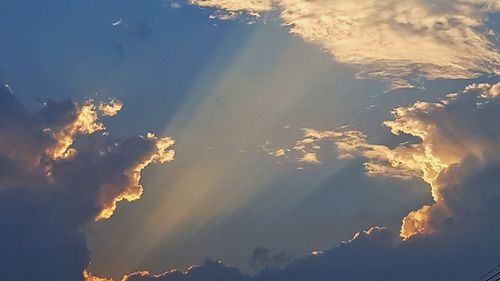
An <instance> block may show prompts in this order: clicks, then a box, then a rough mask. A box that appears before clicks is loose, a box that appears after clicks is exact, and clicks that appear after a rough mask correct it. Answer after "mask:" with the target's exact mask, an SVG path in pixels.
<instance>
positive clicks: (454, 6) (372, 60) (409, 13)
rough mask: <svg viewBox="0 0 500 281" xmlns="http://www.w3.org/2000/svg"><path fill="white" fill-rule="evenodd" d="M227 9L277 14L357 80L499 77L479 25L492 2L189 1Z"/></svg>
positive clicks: (496, 56) (498, 63) (408, 83)
mask: <svg viewBox="0 0 500 281" xmlns="http://www.w3.org/2000/svg"><path fill="white" fill-rule="evenodd" d="M192 3H193V4H197V5H200V6H204V7H214V8H217V9H221V10H226V11H230V12H237V11H246V12H249V13H254V14H255V13H262V12H265V11H270V10H272V9H278V10H279V11H280V15H281V20H282V22H283V25H285V26H287V27H288V28H289V30H290V32H291V33H293V34H296V35H298V36H300V37H302V38H303V39H305V40H306V41H309V42H313V43H316V44H318V45H319V46H321V48H322V49H324V50H325V51H328V52H330V53H331V54H332V55H333V57H334V58H335V59H336V60H338V61H339V62H342V63H348V64H353V65H356V66H359V69H360V71H361V72H360V73H359V76H360V77H365V78H378V79H382V80H387V81H389V82H390V83H391V84H392V87H394V88H398V87H412V86H414V85H415V84H416V83H419V80H420V79H421V78H426V79H441V78H445V79H458V78H472V77H477V76H479V75H481V74H500V53H499V52H498V48H497V47H496V46H494V45H493V43H492V41H494V40H491V39H492V38H491V37H492V36H494V31H493V30H491V29H488V28H487V27H486V20H487V18H488V16H487V13H497V12H498V11H499V9H500V4H499V3H500V1H498V0H475V1H474V0H452V1H443V0H434V1H430V0H383V1H380V0H307V1H306V0H275V1H270V0H267V1H266V0H261V1H252V0H247V1H245V0H243V1H239V0H238V1H232V0H193V1H192Z"/></svg>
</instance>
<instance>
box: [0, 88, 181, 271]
mask: <svg viewBox="0 0 500 281" xmlns="http://www.w3.org/2000/svg"><path fill="white" fill-rule="evenodd" d="M104 114H105V113H100V112H99V111H98V106H97V103H96V102H94V101H91V100H88V101H86V102H85V103H82V104H77V103H73V102H71V101H61V102H56V101H47V102H45V103H44V104H43V106H42V107H41V108H40V109H38V110H35V111H30V110H28V109H26V108H24V107H23V106H22V105H21V104H20V103H18V102H17V101H16V99H15V96H14V95H12V94H11V93H10V91H8V89H7V88H6V87H4V86H3V83H2V87H0V206H1V207H0V224H1V226H2V228H1V231H0V241H1V243H0V280H5V281H25V280H26V281H33V280H41V281H44V280H47V281H48V280H50V281H58V280H61V281H68V280H82V272H83V271H84V269H85V268H86V267H87V265H88V263H89V253H88V250H87V247H86V241H85V237H84V236H83V234H82V232H81V228H82V227H83V226H84V225H85V224H86V223H88V222H91V221H93V220H94V219H96V218H101V217H99V216H100V215H101V214H102V213H103V211H106V212H107V214H108V215H111V214H112V212H113V211H114V208H115V205H116V202H118V201H121V200H129V201H131V200H135V199H138V197H139V196H140V194H141V193H142V187H141V186H140V185H139V178H140V172H141V170H142V169H143V168H144V167H145V166H147V165H148V164H149V163H152V162H166V161H169V160H171V159H172V157H173V152H172V151H171V150H169V148H170V145H171V144H172V141H171V140H170V139H158V138H156V137H154V136H153V135H152V134H149V135H148V136H146V137H141V136H140V137H134V138H129V139H125V140H119V139H116V138H114V137H112V136H110V135H109V133H108V132H106V131H105V128H104V125H103V124H102V123H100V122H99V120H98V118H99V116H100V115H104ZM106 217H109V216H106ZM102 218H104V217H102Z"/></svg>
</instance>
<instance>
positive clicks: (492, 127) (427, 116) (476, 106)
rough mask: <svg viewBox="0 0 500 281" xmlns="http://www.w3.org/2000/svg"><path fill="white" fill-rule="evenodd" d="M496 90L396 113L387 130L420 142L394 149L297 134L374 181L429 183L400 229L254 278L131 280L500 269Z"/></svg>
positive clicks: (319, 277)
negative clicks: (362, 168) (360, 162)
mask: <svg viewBox="0 0 500 281" xmlns="http://www.w3.org/2000/svg"><path fill="white" fill-rule="evenodd" d="M499 90H500V83H497V84H495V85H490V84H472V85H470V86H468V87H466V89H465V90H464V91H463V92H460V93H452V94H450V95H448V96H447V97H446V98H445V99H443V100H441V101H439V102H435V103H424V102H417V103H415V104H413V105H410V106H407V107H400V108H397V109H395V110H394V111H393V116H394V119H393V120H391V121H388V122H386V123H385V125H386V126H387V127H389V128H390V129H391V131H392V132H393V133H395V134H400V133H404V134H409V135H412V136H414V137H417V138H418V139H419V140H418V141H416V142H415V143H411V144H407V143H404V144H400V145H399V146H396V147H393V148H391V147H387V146H384V145H374V144H370V143H369V142H367V140H366V136H365V135H364V134H362V133H361V132H358V131H347V130H339V131H318V130H313V129H304V138H303V139H302V140H300V141H298V142H297V145H296V146H297V147H298V150H299V151H301V150H304V151H307V150H308V149H312V147H315V146H317V145H318V143H319V142H321V141H330V145H332V147H335V148H336V149H337V150H338V151H339V155H341V156H342V157H362V158H364V159H365V161H366V163H367V166H366V168H367V172H368V173H370V174H371V175H372V176H396V177H407V178H410V177H420V178H422V179H423V180H425V181H427V182H428V183H429V184H430V185H431V187H432V192H433V196H434V199H435V203H434V204H433V205H430V206H423V207H422V208H421V209H419V210H417V211H414V212H412V213H410V214H409V215H408V216H407V217H406V218H404V220H403V226H402V228H401V230H399V229H388V228H385V227H373V228H371V229H369V230H367V231H362V232H359V233H357V234H355V235H354V237H353V238H352V239H351V240H349V241H347V242H344V243H342V244H340V245H339V246H337V247H334V248H332V249H330V250H327V251H325V252H322V253H317V254H314V255H311V256H308V257H304V258H300V259H297V260H295V261H293V262H291V263H290V264H289V265H287V266H286V267H284V268H282V269H280V268H274V269H271V268H268V269H266V270H264V271H262V272H260V273H259V274H257V275H256V276H254V277H249V276H245V275H242V274H241V273H239V272H238V271H237V270H235V269H234V268H230V267H227V266H224V265H222V264H221V263H214V262H212V263H209V264H204V265H201V266H199V267H196V268H195V269H196V270H194V271H193V270H189V271H187V272H184V273H181V272H178V271H173V272H167V273H165V274H161V275H151V274H149V273H142V274H139V275H133V277H134V279H130V280H134V281H139V280H141V281H151V280H162V281H163V280H169V281H170V280H183V281H194V280H196V281H209V280H232V281H243V280H245V281H247V280H248V281H285V280H286V281H303V280H312V281H329V280H364V279H370V280H410V281H412V280H415V281H417V280H430V281H432V280H436V281H437V280H459V281H460V280H464V281H465V280H476V279H477V278H478V277H480V276H481V275H482V274H483V273H485V272H487V271H488V270H489V269H490V268H492V267H493V266H495V265H496V264H497V263H498V257H499V256H498V253H499V252H500V246H499V244H498V237H500V226H499V225H498V213H499V212H500V205H499V204H498V202H499V200H500V188H498V182H499V181H500V150H499V149H498V144H499V143H500V133H499V132H500V131H499V130H498V124H500V123H499V122H498V121H500V120H499V118H500V91H499ZM267 147H268V146H267ZM289 152H291V153H294V152H295V150H294V149H290V150H289ZM304 153H307V152H304ZM346 155H348V156H346ZM280 157H284V156H280ZM254 257H255V258H254V259H253V260H255V261H256V262H257V261H260V260H261V259H264V260H269V258H270V257H271V255H270V254H269V252H268V250H267V249H257V250H256V252H255V253H254ZM214 267H215V269H217V270H216V272H217V278H215V277H214V275H213V270H214ZM125 280H128V279H125ZM130 280H129V281H130Z"/></svg>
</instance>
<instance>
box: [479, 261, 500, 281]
mask: <svg viewBox="0 0 500 281" xmlns="http://www.w3.org/2000/svg"><path fill="white" fill-rule="evenodd" d="M499 267H500V264H499V265H497V266H495V267H494V268H492V269H491V270H490V271H488V272H486V273H485V274H484V275H483V276H481V277H479V279H477V280H476V281H479V280H481V279H483V278H484V277H486V276H488V274H490V273H492V272H493V271H495V269H497V268H499ZM495 281H496V280H495Z"/></svg>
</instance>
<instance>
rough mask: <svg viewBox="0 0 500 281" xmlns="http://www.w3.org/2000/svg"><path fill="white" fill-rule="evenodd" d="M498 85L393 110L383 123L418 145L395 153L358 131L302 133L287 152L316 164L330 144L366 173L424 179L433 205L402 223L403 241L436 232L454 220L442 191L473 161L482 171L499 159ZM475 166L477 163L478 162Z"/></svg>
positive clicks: (408, 145) (476, 86) (474, 87)
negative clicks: (358, 160)
mask: <svg viewBox="0 0 500 281" xmlns="http://www.w3.org/2000/svg"><path fill="white" fill-rule="evenodd" d="M499 96H500V83H497V84H495V85H490V84H472V85H469V86H467V87H466V88H465V90H464V91H463V92H461V93H452V94H449V95H447V97H446V98H445V99H443V100H441V101H439V102H436V103H429V102H416V103H415V104H413V105H411V106H407V107H399V108H396V109H394V110H393V111H392V115H393V117H394V120H391V121H386V122H384V125H385V126H386V127H388V128H389V129H390V130H391V132H392V133H393V134H396V135H398V134H405V135H411V136H413V137H416V138H417V139H419V142H417V143H402V144H400V145H398V146H396V147H395V148H390V147H387V146H385V145H379V144H371V143H369V142H367V140H366V136H365V135H364V134H363V133H362V132H359V131H349V130H340V131H318V130H314V129H304V138H303V139H302V140H299V141H298V142H297V144H296V145H295V147H294V148H292V149H291V150H289V151H292V152H293V153H296V152H298V153H299V155H298V156H295V157H296V158H297V160H298V161H299V162H302V161H303V159H305V158H309V157H310V156H309V155H314V157H312V158H311V159H313V160H315V161H310V162H311V163H318V162H319V160H318V158H317V154H316V153H317V151H318V149H319V147H320V142H321V141H325V140H329V141H331V143H332V145H333V146H335V147H336V149H337V151H338V155H339V158H352V157H358V156H359V157H363V158H364V159H365V160H366V162H365V164H364V165H365V169H366V172H367V173H368V174H369V175H371V176H390V177H397V178H402V179H409V178H421V179H422V180H424V181H425V182H427V183H428V184H429V185H430V186H431V191H432V196H433V198H434V201H435V204H434V205H433V206H423V207H422V208H421V209H420V210H417V211H414V212H411V213H410V214H409V215H408V216H407V217H406V218H404V219H403V224H402V227H401V236H402V237H403V238H409V237H411V236H413V235H415V234H419V233H428V234H429V233H432V232H433V231H434V228H435V226H434V225H433V224H434V223H433V220H436V219H437V218H433V217H439V219H444V217H449V216H453V214H452V210H451V209H449V207H448V202H446V199H447V198H446V196H445V195H444V192H443V190H447V191H448V188H449V186H450V184H458V183H459V181H460V176H459V175H454V176H453V177H451V176H448V174H449V173H450V171H451V170H454V171H455V172H454V173H459V174H460V173H462V172H457V171H456V169H457V168H456V166H457V165H458V166H459V167H461V166H462V165H464V163H465V162H470V161H471V160H470V159H476V161H477V164H478V165H479V166H482V165H483V164H482V162H485V161H493V162H495V161H497V160H500V154H499V152H500V151H499V149H498V144H499V143H500V133H499V130H498V128H497V124H498V122H499V121H500V114H498V112H499V110H500V100H499ZM474 163H476V162H474Z"/></svg>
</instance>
